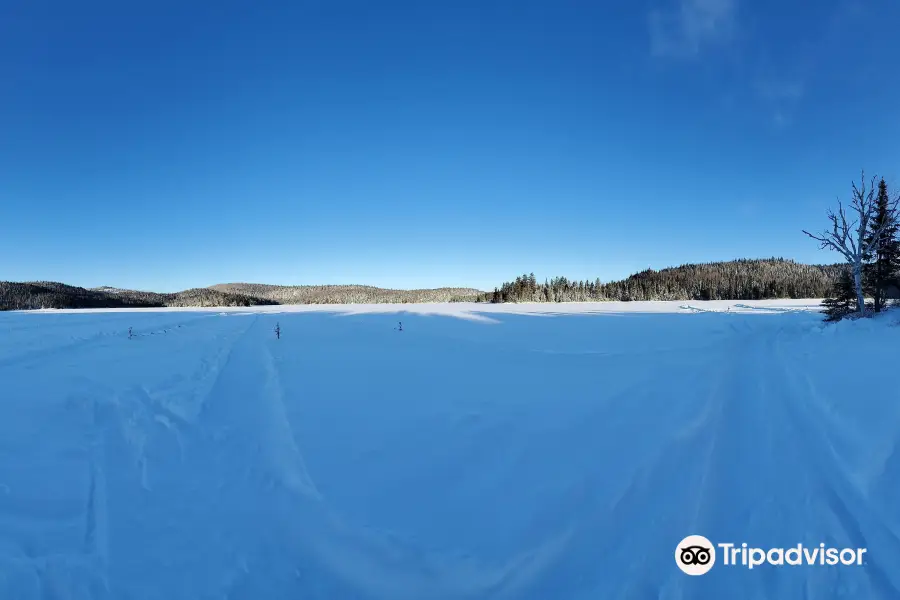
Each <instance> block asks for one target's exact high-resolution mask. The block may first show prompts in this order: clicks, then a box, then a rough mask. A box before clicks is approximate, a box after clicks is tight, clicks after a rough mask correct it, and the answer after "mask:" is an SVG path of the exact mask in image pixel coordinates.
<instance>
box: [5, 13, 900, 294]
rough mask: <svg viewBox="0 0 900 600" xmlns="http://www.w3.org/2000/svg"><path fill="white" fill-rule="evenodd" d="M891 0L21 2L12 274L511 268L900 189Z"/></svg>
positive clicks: (57, 276) (11, 140)
mask: <svg viewBox="0 0 900 600" xmlns="http://www.w3.org/2000/svg"><path fill="white" fill-rule="evenodd" d="M898 31H900V3H898V2H896V0H873V1H869V2H863V1H862V0H856V1H851V0H821V1H819V0H816V1H812V0H792V1H791V2H785V1H784V0H752V1H751V0H616V1H613V0H611V1H608V2H598V1H588V0H583V1H578V2H575V1H570V0H546V1H542V2H536V1H532V0H503V1H491V0H452V1H451V0H428V1H424V0H408V1H403V2H401V1H392V0H377V1H376V0H360V1H353V2H351V1H343V0H319V1H302V0H293V1H263V0H258V1H249V0H248V1H247V2H233V1H228V0H219V1H216V2H202V3H201V2H189V1H185V0H178V1H170V0H162V1H154V2H123V1H121V0H116V1H109V2H106V1H103V2H98V1H95V0H79V1H69V0H65V1H56V2H44V1H41V0H33V1H27V2H26V1H13V2H4V3H2V5H0V280H2V279H6V280H14V281H22V280H57V281H65V282H67V283H72V284H75V285H83V286H99V285H115V286H121V287H130V288H139V289H153V290H158V291H174V290H178V289H183V288H187V287H193V286H205V285H211V284H215V283H220V282H229V281H252V282H268V283H281V284H313V283H361V284H371V285H381V286H389V287H434V286H441V285H452V286H475V287H481V288H483V289H490V288H493V287H494V285H497V284H499V283H500V282H501V281H503V280H508V279H510V278H513V277H515V276H516V275H517V274H520V273H522V272H528V271H534V273H535V274H536V275H537V276H538V278H540V279H543V278H544V277H549V276H555V275H565V276H568V277H573V278H591V279H593V278H594V277H600V278H601V279H603V280H610V279H615V278H620V277H623V276H626V275H628V274H629V273H631V272H633V271H636V270H641V269H644V268H646V267H648V266H652V267H653V268H662V267H665V266H670V265H674V264H680V263H683V262H697V261H710V260H724V259H731V258H735V257H763V256H772V255H780V256H785V257H790V258H795V259H797V260H801V261H810V262H836V261H837V260H838V258H839V257H838V256H837V255H833V254H829V253H826V252H824V251H819V250H818V249H817V247H816V244H815V243H814V242H813V241H812V240H809V239H806V238H804V236H803V235H802V234H801V233H800V229H801V228H811V227H814V228H819V227H821V226H822V225H824V224H825V223H824V216H825V210H826V209H827V208H828V207H829V206H830V205H832V204H833V203H834V201H835V199H836V197H838V196H841V197H846V196H847V193H848V192H849V189H850V183H851V181H852V180H853V179H854V178H855V177H858V173H859V171H860V169H862V168H866V169H867V171H870V172H872V173H878V174H880V175H884V176H885V178H886V179H887V180H888V181H889V183H893V184H895V187H897V188H900V109H898V106H900V104H898V103H900V78H898V77H897V64H898V60H900V35H898Z"/></svg>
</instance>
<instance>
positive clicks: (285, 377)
mask: <svg viewBox="0 0 900 600" xmlns="http://www.w3.org/2000/svg"><path fill="white" fill-rule="evenodd" d="M739 305H740V306H739ZM817 305H818V301H814V300H810V301H777V302H775V301H773V302H703V303H683V302H682V303H678V302H675V303H665V302H658V303H652V302H646V303H638V302H634V303H602V304H594V303H591V304H561V305H555V304H554V305H546V304H531V305H527V304H526V305H496V306H485V305H473V304H432V305H377V306H360V305H356V306H312V307H309V306H302V307H284V306H277V307H254V308H245V309H215V310H210V309H205V310H196V309H193V310H192V309H132V310H97V311H38V312H32V313H0V598H2V599H6V598H9V599H15V600H30V599H51V598H52V599H57V598H59V599H69V598H77V599H92V600H93V599H115V600H120V599H128V600H130V599H135V600H137V599H160V598H161V599H166V600H176V599H207V598H229V599H245V598H246V599H248V600H258V599H259V600H261V599H276V598H291V599H292V598H303V599H317V598H322V599H329V600H331V599H344V598H348V599H349V598H353V599H357V598H359V599H411V600H413V599H414V600H421V599H432V598H433V599H457V598H459V599H462V598H466V599H469V598H478V599H481V598H491V599H494V598H497V599H501V598H502V599H535V600H568V599H572V600H576V599H577V600H581V599H585V600H587V599H590V600H596V599H606V598H666V599H675V598H710V599H721V598H817V599H818V598H836V597H847V598H897V597H900V568H898V565H900V537H898V536H900V511H898V509H897V507H898V506H900V453H898V452H897V442H898V439H900V392H898V387H897V383H896V377H894V378H893V380H890V381H870V382H868V384H869V385H871V386H872V388H873V393H871V394H866V395H861V394H860V393H859V392H858V387H857V382H855V381H854V380H853V373H854V372H855V371H856V370H857V368H858V367H857V366H856V365H854V364H853V363H852V361H851V359H852V358H853V357H854V356H856V355H857V354H856V349H859V348H865V349H866V350H867V351H869V352H870V353H871V354H870V355H869V357H868V358H867V359H866V360H867V362H868V364H869V365H870V366H871V367H872V368H874V369H876V370H878V369H880V370H884V371H886V372H889V373H895V372H896V370H895V368H894V370H892V369H891V367H892V366H893V365H896V361H897V353H896V348H897V340H898V339H900V328H896V327H894V326H893V325H895V323H894V321H896V316H892V315H890V314H888V315H885V316H884V317H882V318H880V319H872V320H864V321H857V322H847V323H839V324H837V325H829V326H825V325H823V324H822V323H821V316H820V315H819V314H817V313H816V312H815V311H816V306H817ZM73 313H75V314H73ZM537 316H541V317H546V318H535V317H537ZM451 317H459V318H451ZM401 320H402V321H403V332H402V333H401V332H398V331H397V330H396V329H395V327H396V326H397V321H401ZM276 322H277V323H280V325H281V330H282V337H281V339H280V340H276V339H275V336H274V333H273V329H274V327H275V324H276ZM129 327H132V328H133V329H132V332H133V334H134V337H133V338H132V339H128V328H129ZM689 534H700V535H704V536H706V537H708V538H710V539H712V540H713V541H731V542H736V543H738V544H740V543H741V542H747V543H748V544H750V545H752V546H759V547H773V546H796V544H798V543H803V544H805V545H807V546H818V544H819V543H820V542H824V543H826V545H833V546H838V547H844V546H850V547H865V548H868V553H867V555H866V564H865V565H863V566H862V567H821V566H820V567H809V566H800V567H781V568H775V567H771V566H768V567H760V568H757V569H755V570H753V571H748V570H745V569H735V568H721V567H719V566H716V567H714V568H713V570H712V571H711V572H710V573H709V574H707V575H705V576H703V577H689V576H687V575H684V574H683V573H681V571H679V570H678V568H677V567H676V565H675V562H674V560H673V553H674V550H675V546H676V544H677V543H678V542H679V541H680V540H681V539H682V538H683V537H685V536H687V535H689Z"/></svg>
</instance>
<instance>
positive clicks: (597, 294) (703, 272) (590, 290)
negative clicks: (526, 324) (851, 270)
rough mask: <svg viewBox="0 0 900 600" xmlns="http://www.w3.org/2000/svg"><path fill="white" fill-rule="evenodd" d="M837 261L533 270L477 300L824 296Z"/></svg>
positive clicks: (839, 269)
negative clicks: (577, 273) (607, 273)
mask: <svg viewBox="0 0 900 600" xmlns="http://www.w3.org/2000/svg"><path fill="white" fill-rule="evenodd" d="M842 270H843V267H842V266H841V265H804V264H800V263H796V262H794V261H792V260H787V259H783V258H770V259H760V260H750V259H743V260H734V261H729V262H713V263H704V264H689V265H681V266H679V267H672V268H668V269H662V270H660V271H654V270H652V269H648V270H646V271H642V272H640V273H636V274H634V275H632V276H630V277H628V278H627V279H624V280H622V281H613V282H610V283H601V282H600V280H599V279H596V280H594V281H574V280H570V279H566V278H565V277H556V278H554V279H550V280H545V281H544V283H538V282H537V281H536V280H535V277H534V275H533V274H531V275H522V276H520V277H517V278H516V280H515V281H512V282H507V283H504V284H503V285H502V286H500V287H499V288H496V289H495V290H494V291H493V292H492V293H486V294H483V295H482V296H480V297H479V301H481V302H495V303H498V302H591V301H608V300H620V301H636V300H763V299H767V298H823V297H825V296H826V295H828V294H829V293H830V292H831V290H832V289H833V288H834V285H835V283H836V282H837V280H838V279H839V277H840V275H841V272H842Z"/></svg>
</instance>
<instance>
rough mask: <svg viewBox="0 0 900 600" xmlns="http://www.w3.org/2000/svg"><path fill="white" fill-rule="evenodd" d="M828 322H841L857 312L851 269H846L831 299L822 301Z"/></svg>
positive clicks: (836, 284)
mask: <svg viewBox="0 0 900 600" xmlns="http://www.w3.org/2000/svg"><path fill="white" fill-rule="evenodd" d="M822 306H824V307H825V311H824V312H825V320H826V321H840V320H841V319H843V318H844V317H846V316H847V315H849V314H850V313H852V312H854V311H855V310H856V290H855V288H854V285H853V277H852V276H851V275H850V269H849V268H847V269H844V270H843V271H842V272H841V276H840V278H839V279H838V280H837V282H835V284H834V289H833V290H832V291H831V297H830V298H826V299H825V300H822Z"/></svg>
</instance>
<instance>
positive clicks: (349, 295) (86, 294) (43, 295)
mask: <svg viewBox="0 0 900 600" xmlns="http://www.w3.org/2000/svg"><path fill="white" fill-rule="evenodd" d="M479 294H482V292H481V291H479V290H474V289H467V288H443V289H438V290H387V289H381V288H376V287H370V286H361V285H328V286H277V285H260V284H248V283H229V284H221V285H215V286H212V287H208V288H193V289H190V290H185V291H182V292H177V293H174V294H158V293H155V292H143V291H136V290H125V289H121V288H116V287H110V286H103V287H98V288H91V289H86V288H81V287H75V286H71V285H66V284H64V283H57V282H49V281H38V282H26V283H16V282H6V281H4V282H0V310H37V309H44V308H128V307H131V308H159V307H168V306H179V307H182V306H183V307H189V306H193V307H207V306H208V307H218V306H261V305H271V304H361V303H378V304H381V303H413V302H451V301H460V300H470V301H474V300H475V298H476V296H477V295H479Z"/></svg>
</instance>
